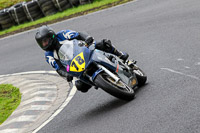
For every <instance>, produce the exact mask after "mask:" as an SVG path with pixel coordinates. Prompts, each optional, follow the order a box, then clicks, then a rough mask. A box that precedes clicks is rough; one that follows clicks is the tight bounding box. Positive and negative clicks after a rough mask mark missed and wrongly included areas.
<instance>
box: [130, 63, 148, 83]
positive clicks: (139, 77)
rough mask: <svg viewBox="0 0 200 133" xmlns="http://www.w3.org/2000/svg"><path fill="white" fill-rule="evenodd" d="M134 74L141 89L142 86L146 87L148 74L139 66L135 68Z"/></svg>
mask: <svg viewBox="0 0 200 133" xmlns="http://www.w3.org/2000/svg"><path fill="white" fill-rule="evenodd" d="M133 72H134V73H135V75H136V78H137V80H138V86H139V87H141V86H143V85H145V83H146V81H147V76H146V74H145V73H144V72H143V71H142V70H141V69H140V68H139V67H137V66H134V67H133Z"/></svg>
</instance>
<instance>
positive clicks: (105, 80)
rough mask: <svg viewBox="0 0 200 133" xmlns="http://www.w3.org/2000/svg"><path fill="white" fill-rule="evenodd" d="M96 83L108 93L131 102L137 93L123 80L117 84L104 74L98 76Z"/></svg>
mask: <svg viewBox="0 0 200 133" xmlns="http://www.w3.org/2000/svg"><path fill="white" fill-rule="evenodd" d="M94 83H95V84H96V85H97V86H98V87H100V88H102V89H103V90H104V91H106V92H107V93H109V94H111V95H112V96H115V97H117V98H120V99H123V100H127V101H130V100H132V99H134V97H135V93H134V90H133V89H132V88H130V87H129V86H128V85H126V84H125V83H124V82H122V81H121V80H119V81H118V82H115V80H114V79H113V78H112V77H111V76H110V75H108V74H107V73H104V72H103V73H100V74H98V75H97V77H96V78H95V80H94Z"/></svg>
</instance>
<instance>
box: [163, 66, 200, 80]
mask: <svg viewBox="0 0 200 133" xmlns="http://www.w3.org/2000/svg"><path fill="white" fill-rule="evenodd" d="M160 69H162V70H166V71H169V72H172V73H176V74H179V75H183V76H186V77H190V78H192V79H196V80H200V78H199V77H197V76H194V75H189V74H185V73H182V72H178V71H175V70H173V69H170V68H160Z"/></svg>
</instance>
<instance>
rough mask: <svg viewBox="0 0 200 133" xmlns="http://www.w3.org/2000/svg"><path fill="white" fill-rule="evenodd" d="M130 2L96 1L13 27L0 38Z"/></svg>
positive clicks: (119, 0)
mask: <svg viewBox="0 0 200 133" xmlns="http://www.w3.org/2000/svg"><path fill="white" fill-rule="evenodd" d="M129 1H133V0H94V2H93V3H91V4H86V5H80V6H78V7H74V8H70V9H67V10H65V11H63V12H59V13H56V14H54V15H51V16H47V17H44V18H41V19H39V20H36V21H33V22H28V23H25V24H21V25H18V26H13V27H11V28H10V29H7V30H3V31H1V32H0V38H2V37H5V36H8V35H12V34H16V33H19V32H22V31H26V30H29V29H34V28H37V27H40V26H41V25H44V24H52V23H56V22H59V21H62V20H66V19H69V18H73V17H76V16H81V15H85V14H88V13H91V12H95V11H98V10H102V9H105V8H109V7H112V6H116V5H119V4H123V3H126V2H129Z"/></svg>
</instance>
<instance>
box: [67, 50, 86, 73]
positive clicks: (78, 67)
mask: <svg viewBox="0 0 200 133" xmlns="http://www.w3.org/2000/svg"><path fill="white" fill-rule="evenodd" d="M84 70H85V59H84V56H83V52H81V53H80V54H78V55H77V56H76V57H74V59H73V60H72V62H71V64H70V71H72V72H82V71H84Z"/></svg>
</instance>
